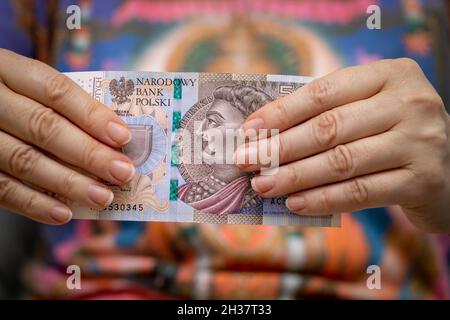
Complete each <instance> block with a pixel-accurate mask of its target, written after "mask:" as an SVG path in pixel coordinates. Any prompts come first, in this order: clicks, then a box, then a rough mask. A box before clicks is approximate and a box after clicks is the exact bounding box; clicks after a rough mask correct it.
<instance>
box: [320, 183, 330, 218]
mask: <svg viewBox="0 0 450 320" xmlns="http://www.w3.org/2000/svg"><path fill="white" fill-rule="evenodd" d="M317 206H318V208H319V209H320V211H322V212H324V213H327V212H332V211H333V206H332V204H331V197H330V193H329V192H328V191H327V189H326V188H325V189H322V190H320V191H319V194H318V197H317Z"/></svg>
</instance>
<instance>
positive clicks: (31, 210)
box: [22, 192, 38, 215]
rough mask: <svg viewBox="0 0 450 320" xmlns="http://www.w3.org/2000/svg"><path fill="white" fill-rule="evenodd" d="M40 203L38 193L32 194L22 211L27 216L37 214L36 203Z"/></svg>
mask: <svg viewBox="0 0 450 320" xmlns="http://www.w3.org/2000/svg"><path fill="white" fill-rule="evenodd" d="M37 202H38V196H37V193H34V192H33V193H30V195H29V198H28V199H27V201H26V202H24V203H23V207H22V211H23V212H24V213H25V215H28V214H30V215H31V214H35V213H36V212H35V207H36V203H37Z"/></svg>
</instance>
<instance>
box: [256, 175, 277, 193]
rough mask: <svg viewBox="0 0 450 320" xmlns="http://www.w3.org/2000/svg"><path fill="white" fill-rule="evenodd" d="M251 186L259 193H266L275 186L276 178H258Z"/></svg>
mask: <svg viewBox="0 0 450 320" xmlns="http://www.w3.org/2000/svg"><path fill="white" fill-rule="evenodd" d="M251 184H252V188H253V190H255V191H256V192H257V193H264V192H267V191H269V190H270V189H272V188H273V187H274V186H275V178H274V177H273V176H257V177H254V178H253V179H252V181H251Z"/></svg>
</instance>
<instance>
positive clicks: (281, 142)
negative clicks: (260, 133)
mask: <svg viewBox="0 0 450 320" xmlns="http://www.w3.org/2000/svg"><path fill="white" fill-rule="evenodd" d="M271 143H274V145H275V147H276V152H275V156H278V160H279V161H278V162H279V163H280V162H285V161H289V160H290V159H291V152H290V150H292V148H291V147H290V146H289V145H290V143H289V141H288V139H286V138H285V137H283V138H282V137H280V136H279V135H277V136H275V137H271ZM274 149H275V148H274Z"/></svg>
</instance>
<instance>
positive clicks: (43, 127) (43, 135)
mask: <svg viewBox="0 0 450 320" xmlns="http://www.w3.org/2000/svg"><path fill="white" fill-rule="evenodd" d="M58 120H59V119H58V115H57V114H56V113H55V112H53V111H52V110H51V109H49V108H37V109H36V110H34V111H33V112H32V114H31V117H30V120H29V125H28V128H29V132H30V135H31V138H32V139H33V140H34V141H36V142H37V143H39V144H40V145H42V146H46V145H48V143H49V142H50V141H51V139H52V138H54V137H56V136H58V132H57V131H58V125H57V124H58Z"/></svg>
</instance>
